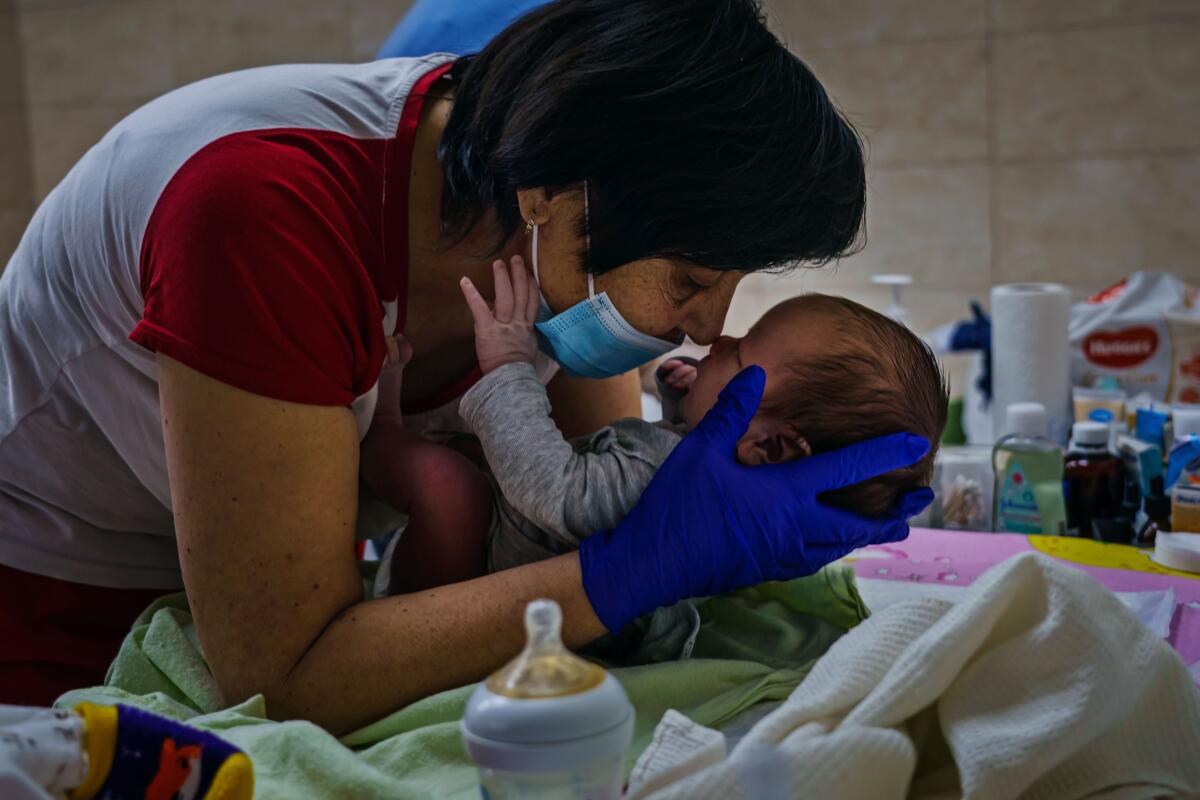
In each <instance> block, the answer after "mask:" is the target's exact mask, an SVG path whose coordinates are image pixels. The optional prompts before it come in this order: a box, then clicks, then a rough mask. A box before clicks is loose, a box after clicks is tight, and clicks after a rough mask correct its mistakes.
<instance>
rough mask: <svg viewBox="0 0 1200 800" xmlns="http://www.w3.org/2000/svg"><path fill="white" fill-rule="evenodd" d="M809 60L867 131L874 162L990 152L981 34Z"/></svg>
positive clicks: (951, 157) (821, 55) (832, 53)
mask: <svg viewBox="0 0 1200 800" xmlns="http://www.w3.org/2000/svg"><path fill="white" fill-rule="evenodd" d="M808 61H809V64H810V66H811V67H812V69H813V71H814V72H815V73H816V75H817V77H818V78H820V80H821V82H822V83H823V84H824V85H825V87H826V89H827V90H828V91H829V93H830V95H831V96H832V97H833V98H834V101H835V102H836V103H837V104H838V106H839V107H840V108H841V109H842V110H843V111H845V112H846V114H847V116H848V117H849V118H850V119H851V120H852V121H853V122H854V124H855V125H856V126H857V127H858V128H859V130H860V131H861V132H862V133H863V135H864V136H865V137H866V138H867V140H868V143H869V149H870V158H871V160H872V161H873V162H874V163H876V164H895V163H906V162H907V163H911V162H938V161H946V160H963V159H984V158H986V157H987V152H988V141H987V139H988V137H987V67H986V62H985V60H984V41H983V39H982V38H979V39H971V40H966V41H947V42H926V43H923V44H907V45H887V46H880V47H871V48H864V49H859V50H839V51H830V52H819V53H813V54H811V57H810V58H809V59H808ZM948 76H953V77H952V79H949V77H948Z"/></svg>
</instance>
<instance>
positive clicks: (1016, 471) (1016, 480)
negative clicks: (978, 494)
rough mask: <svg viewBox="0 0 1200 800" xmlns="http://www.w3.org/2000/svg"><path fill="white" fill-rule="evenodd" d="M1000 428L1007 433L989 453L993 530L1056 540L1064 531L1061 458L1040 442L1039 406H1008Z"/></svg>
mask: <svg viewBox="0 0 1200 800" xmlns="http://www.w3.org/2000/svg"><path fill="white" fill-rule="evenodd" d="M1006 428H1007V430H1008V432H1007V434H1006V435H1005V436H1003V437H1002V438H1001V439H1000V440H999V441H998V442H996V446H995V448H994V449H993V450H992V466H993V467H994V468H995V475H996V492H995V503H996V513H995V514H994V515H993V520H994V523H995V524H994V528H995V530H996V531H999V532H1003V533H1045V534H1052V535H1062V534H1063V532H1064V529H1065V527H1066V509H1065V506H1064V503H1063V453H1062V450H1060V449H1059V448H1058V446H1057V445H1055V444H1054V443H1053V442H1051V441H1050V440H1049V439H1048V438H1046V431H1047V421H1046V408H1045V406H1043V405H1042V404H1041V403H1013V404H1011V405H1010V406H1009V407H1008V411H1007V425H1006Z"/></svg>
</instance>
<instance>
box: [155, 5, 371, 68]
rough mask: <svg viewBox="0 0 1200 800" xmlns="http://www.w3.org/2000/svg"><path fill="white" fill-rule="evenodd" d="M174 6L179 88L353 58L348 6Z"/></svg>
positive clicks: (176, 64)
mask: <svg viewBox="0 0 1200 800" xmlns="http://www.w3.org/2000/svg"><path fill="white" fill-rule="evenodd" d="M167 5H170V4H167ZM173 8H174V28H173V31H174V39H173V49H172V59H173V62H174V65H175V75H176V79H177V81H178V83H180V84H183V83H190V82H192V81H195V80H199V79H200V78H206V77H208V76H210V75H217V74H219V73H222V72H231V71H233V70H238V69H245V68H247V67H258V66H263V65H267V64H286V63H319V62H344V61H353V60H354V57H353V54H352V52H351V49H350V17H349V14H348V13H347V8H346V5H345V3H331V2H328V0H257V1H256V2H253V3H246V2H242V1H241V0H206V2H203V3H199V2H195V0H175V2H174V5H173Z"/></svg>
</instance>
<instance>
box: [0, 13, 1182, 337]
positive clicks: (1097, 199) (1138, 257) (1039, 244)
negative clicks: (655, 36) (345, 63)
mask: <svg viewBox="0 0 1200 800" xmlns="http://www.w3.org/2000/svg"><path fill="white" fill-rule="evenodd" d="M408 4H409V2H408V0H15V8H13V0H0V159H7V160H8V161H13V162H14V163H11V164H10V163H7V162H6V161H0V176H3V178H2V179H0V263H2V262H3V261H4V260H6V258H7V254H8V251H9V249H10V248H11V246H12V243H13V242H14V241H15V239H14V238H13V237H14V236H15V234H14V233H12V231H14V230H19V228H20V225H21V224H23V219H24V216H25V214H27V213H28V207H27V206H28V204H29V203H30V202H33V201H37V200H40V199H41V198H42V197H44V196H45V194H46V193H47V192H48V191H49V190H50V189H51V188H52V187H53V186H54V185H55V183H56V182H57V181H58V180H59V179H60V178H61V177H62V175H64V174H65V173H66V171H67V169H69V168H70V166H71V164H72V163H74V161H75V159H77V158H78V157H79V155H80V154H81V153H82V152H83V151H84V150H86V149H87V147H88V146H89V145H90V144H91V143H92V142H94V141H96V139H98V138H99V137H100V135H101V134H102V133H103V132H104V131H105V130H106V129H107V128H108V127H109V126H110V125H111V124H112V123H113V122H115V121H116V120H117V119H119V118H120V117H121V116H123V115H124V114H126V113H128V112H129V111H130V110H131V109H133V108H135V107H137V106H138V105H140V104H141V103H143V102H145V101H146V100H148V99H150V98H151V97H154V96H155V95H157V94H159V93H161V92H164V91H167V90H168V89H170V88H172V87H174V86H178V85H180V84H183V83H186V82H189V81H192V80H195V79H198V78H201V77H204V76H206V75H210V74H214V73H219V72H224V71H228V70H233V69H238V68H241V67H246V66H252V65H258V64H266V63H273V62H282V61H303V60H308V61H318V60H352V59H365V58H368V57H370V55H371V54H372V53H373V52H374V51H375V49H376V48H377V47H378V45H379V43H380V42H382V40H383V39H384V37H385V36H386V35H387V33H388V31H389V30H390V28H391V26H392V24H393V23H394V21H395V20H396V19H398V18H399V17H400V16H401V14H402V13H403V10H404V9H405V8H406V7H407V6H408ZM766 5H767V8H768V11H769V14H770V16H771V18H772V20H773V24H774V25H775V27H776V28H777V29H778V30H779V31H780V32H781V33H782V34H783V35H784V37H785V38H786V39H787V41H788V42H789V44H790V45H791V46H792V47H793V49H795V50H796V51H797V52H799V53H800V54H801V55H802V56H803V57H804V58H805V59H806V60H807V61H808V62H809V63H810V65H811V66H812V67H813V69H814V70H815V71H816V73H817V75H818V76H819V77H821V79H822V80H823V81H824V82H825V83H826V85H827V86H828V88H829V90H830V92H831V93H832V94H833V96H834V97H835V99H836V100H837V101H838V102H839V104H840V105H841V106H842V107H843V108H844V109H845V110H846V111H847V113H848V114H849V115H850V116H851V117H852V118H853V119H854V120H855V122H856V124H857V125H858V126H859V127H860V129H861V130H862V131H863V133H864V134H865V135H866V137H867V138H868V139H869V142H870V162H869V195H870V197H869V212H868V244H867V247H866V249H865V250H864V251H863V252H862V253H861V254H859V255H857V256H855V257H853V258H850V259H847V260H846V261H844V262H843V263H841V264H840V265H839V266H837V267H836V268H827V269H825V270H823V271H821V272H814V271H806V272H804V273H801V274H798V275H794V276H790V277H784V278H770V277H754V278H751V279H749V280H747V281H746V282H745V283H744V284H743V289H742V290H741V291H739V294H738V298H737V300H736V301H735V306H734V309H733V312H732V314H731V317H730V321H729V326H728V328H729V330H730V331H732V332H739V331H741V330H744V329H745V328H746V327H747V326H748V325H749V324H750V322H752V321H753V320H754V319H755V318H756V317H757V316H758V314H759V313H760V312H761V310H762V308H763V307H764V306H766V305H768V304H770V303H772V302H774V301H775V300H776V299H778V298H779V297H781V296H783V295H784V294H788V293H792V292H795V291H798V290H801V289H809V290H820V291H832V292H839V293H845V294H850V295H852V296H854V297H857V298H859V299H862V300H864V301H866V302H869V303H871V304H873V305H876V306H880V307H882V306H883V305H885V294H884V293H883V292H881V291H879V290H877V289H875V288H873V287H872V286H871V284H870V283H869V278H870V276H871V275H872V274H876V273H880V272H905V273H909V274H911V275H913V276H914V278H915V279H916V284H915V285H914V286H913V288H912V289H911V290H909V293H908V297H909V300H908V303H909V305H910V306H911V307H912V309H913V311H914V321H915V325H916V327H918V328H921V329H925V328H928V327H931V326H933V325H934V324H938V323H941V322H945V321H949V320H952V319H956V318H959V317H961V316H963V315H964V314H965V313H966V299H965V298H966V297H967V296H978V297H986V293H987V287H988V286H989V285H991V284H992V283H994V282H1004V281H1011V280H1024V279H1031V278H1036V279H1054V280H1061V281H1064V282H1066V283H1068V284H1070V285H1071V286H1072V287H1073V288H1076V289H1077V290H1079V291H1080V292H1082V291H1086V290H1088V289H1094V288H1096V287H1099V286H1101V285H1103V284H1105V283H1106V282H1108V281H1110V280H1112V279H1114V278H1117V277H1119V276H1121V275H1124V274H1126V273H1128V272H1130V271H1132V270H1135V269H1139V268H1165V269H1173V270H1175V271H1177V272H1179V273H1181V274H1184V275H1186V276H1189V277H1190V278H1191V279H1192V280H1194V281H1196V282H1198V283H1200V0H1052V1H1051V0H766ZM14 11H15V12H16V14H15V16H14V13H13V12H14ZM14 22H19V25H17V26H16V27H14ZM17 30H19V37H18V36H17V33H16V31H17ZM18 38H19V42H15V43H17V44H19V45H20V47H8V46H5V45H6V43H8V42H11V41H13V40H14V39H18ZM17 53H23V58H17V57H16V55H15V54H17ZM10 62H13V63H11V64H10ZM22 62H23V63H22ZM21 74H23V85H24V91H23V92H22V91H21V87H22V79H21V78H17V79H15V80H13V79H12V78H11V76H13V75H21ZM23 98H27V100H28V107H27V109H24V108H23V103H24V102H25V101H24V99H23ZM22 119H24V121H25V123H26V124H27V127H28V130H29V132H30V133H29V142H30V144H29V146H28V147H25V146H24V144H23V141H24V138H25V133H24V127H23V126H22V125H21V124H19V123H20V122H21V120H22ZM10 143H11V146H10ZM19 153H25V154H27V155H26V156H25V157H23V158H22V157H20V156H19V155H14V154H19ZM10 173H11V174H13V175H16V176H17V177H16V178H15V179H12V180H10V179H9V177H8V176H9V175H10Z"/></svg>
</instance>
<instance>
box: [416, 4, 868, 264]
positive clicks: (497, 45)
mask: <svg viewBox="0 0 1200 800" xmlns="http://www.w3.org/2000/svg"><path fill="white" fill-rule="evenodd" d="M452 77H454V78H455V79H456V80H457V82H458V85H457V88H456V97H455V102H454V108H453V111H452V112H451V114H450V119H449V122H448V124H447V127H446V131H445V134H444V135H443V137H442V141H441V144H440V146H439V149H438V155H439V158H440V159H441V162H442V167H443V170H444V173H445V185H444V189H443V197H442V225H443V230H442V233H443V236H444V237H445V239H447V240H450V241H458V240H461V239H462V238H463V237H464V236H465V235H466V234H467V232H468V231H469V230H470V229H471V228H472V227H473V226H474V225H475V224H476V223H477V222H478V221H479V220H480V219H481V218H482V217H483V216H484V215H485V214H487V213H488V212H489V211H493V210H494V212H495V214H496V219H497V221H498V223H499V227H500V231H499V240H498V241H497V242H496V248H497V250H498V249H499V248H500V247H501V246H502V245H503V242H505V241H507V240H508V239H509V238H510V237H511V236H512V235H513V234H514V233H515V232H516V231H517V229H518V228H519V227H520V226H521V225H522V224H523V220H521V219H520V210H519V208H518V206H517V199H516V191H517V190H518V189H526V188H534V187H539V186H544V187H547V188H548V189H550V190H555V189H558V188H568V187H569V188H577V187H578V184H579V183H580V182H581V181H583V180H584V179H587V181H588V191H589V196H588V197H589V202H590V217H591V224H590V230H589V233H590V235H591V247H590V249H589V251H588V252H587V254H586V255H585V256H584V259H585V260H584V266H585V269H587V270H588V271H591V272H594V273H597V274H599V273H603V272H606V271H608V270H610V269H613V268H615V267H618V266H620V265H622V264H626V263H628V262H630V261H635V260H638V259H643V258H668V259H675V260H684V261H687V262H690V263H693V264H697V265H700V266H705V267H710V268H714V269H730V270H743V271H753V270H762V269H770V268H787V267H790V266H793V265H796V264H798V263H801V262H808V263H814V264H823V263H826V262H828V261H831V260H833V259H836V258H838V257H840V256H842V255H845V254H846V253H847V252H848V251H849V250H851V249H852V248H853V247H854V246H855V245H856V244H857V242H858V240H859V234H860V231H861V229H862V222H863V213H864V206H865V203H866V194H865V179H864V174H863V152H862V147H861V144H860V142H859V139H858V136H857V134H856V133H855V131H854V129H853V128H852V127H851V126H850V124H849V123H848V122H847V121H846V120H845V119H843V118H842V116H841V115H840V114H839V113H838V111H837V109H836V108H835V107H834V106H833V103H832V102H830V100H829V97H828V96H827V95H826V94H825V90H824V89H823V88H822V87H821V84H820V83H819V82H818V81H817V79H816V78H815V77H814V76H813V74H812V73H811V72H810V71H809V70H808V68H807V67H806V66H805V65H804V64H803V63H802V62H801V61H800V59H799V58H797V57H796V56H794V55H792V54H791V53H789V52H788V51H787V49H786V48H785V47H784V46H783V45H782V44H781V43H780V41H779V40H778V39H777V38H776V37H775V36H774V35H773V34H772V33H771V32H770V31H769V30H767V27H766V23H765V20H764V18H763V16H762V12H761V9H760V8H759V5H758V3H757V2H754V0H558V2H554V3H551V4H549V5H547V6H543V7H541V8H538V9H536V10H534V11H532V12H530V13H529V14H527V15H525V16H523V17H521V18H520V19H519V20H517V21H516V22H514V23H513V24H512V25H510V26H509V27H508V28H506V29H505V30H504V31H502V32H501V33H500V34H499V35H498V36H496V38H495V39H493V40H492V41H491V42H490V43H489V44H488V45H487V47H485V48H484V49H483V51H482V52H480V53H479V54H477V55H475V56H472V57H469V58H464V59H462V60H460V62H459V63H458V64H456V67H455V69H454V70H453V71H452ZM579 224H580V228H581V232H582V226H583V221H582V219H581V220H580V222H579Z"/></svg>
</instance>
